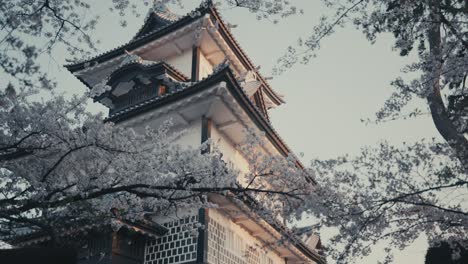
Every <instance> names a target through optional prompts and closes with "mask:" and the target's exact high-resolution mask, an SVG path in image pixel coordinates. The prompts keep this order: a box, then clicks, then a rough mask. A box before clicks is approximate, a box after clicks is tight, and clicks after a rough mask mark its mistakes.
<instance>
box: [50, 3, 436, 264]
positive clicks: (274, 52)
mask: <svg viewBox="0 0 468 264" xmlns="http://www.w3.org/2000/svg"><path fill="white" fill-rule="evenodd" d="M103 2H104V1H103ZM292 2H293V4H295V5H296V6H297V7H299V8H302V9H304V11H305V14H304V15H297V16H293V17H289V18H286V19H284V20H281V21H280V23H279V24H277V25H274V24H273V23H271V22H270V21H268V20H263V21H257V20H256V18H255V16H254V15H252V14H250V13H249V12H248V11H246V10H240V9H226V10H220V12H221V14H222V16H223V17H224V18H225V20H227V21H228V22H230V23H231V24H236V25H237V28H234V29H233V30H232V31H233V34H234V36H235V37H236V39H237V40H238V42H239V43H240V44H241V46H242V47H243V49H244V50H245V51H246V52H247V54H248V55H249V57H250V58H251V59H252V60H253V62H254V63H255V64H257V65H260V66H261V70H260V71H261V72H262V73H263V75H264V76H271V69H272V68H273V66H274V65H275V61H276V60H277V58H278V57H279V56H281V55H282V54H283V52H284V51H285V49H286V47H288V46H289V45H291V44H294V43H296V41H297V38H298V37H300V36H302V37H305V36H307V34H309V33H310V32H311V31H312V27H313V25H315V24H316V23H317V21H318V19H319V16H320V15H322V14H324V13H326V12H327V10H326V9H324V8H323V6H321V4H320V1H318V0H315V1H311V0H295V1H292ZM198 3H199V1H198V0H195V1H192V0H188V1H187V4H186V6H185V9H184V12H188V11H189V10H190V9H191V8H193V7H194V6H196V5H198ZM92 12H94V13H96V14H99V13H105V14H106V15H104V16H103V19H102V20H101V23H100V25H99V26H98V28H97V30H96V32H95V34H96V35H97V36H99V37H100V40H101V44H100V45H99V48H100V50H101V52H104V51H107V50H109V49H111V48H114V47H116V46H118V45H120V44H123V43H125V42H127V41H128V40H129V39H130V38H131V37H132V36H133V34H135V32H136V31H137V30H138V29H139V28H140V27H141V25H142V20H143V18H130V19H129V24H128V26H127V27H126V28H121V27H120V26H119V24H118V23H117V21H118V19H119V18H118V15H117V14H110V15H109V12H107V11H106V10H105V9H104V8H101V7H97V8H93V9H92ZM89 15H90V14H89ZM66 57H67V54H66V53H65V52H63V53H56V54H55V55H54V59H55V61H52V60H51V61H50V62H49V61H47V62H46V66H47V67H49V71H50V73H51V74H52V75H54V76H55V77H56V79H57V81H58V83H59V86H60V87H62V88H63V89H64V90H66V92H67V93H70V92H74V93H82V92H83V91H85V87H84V85H83V84H81V83H80V82H79V81H77V79H75V78H74V77H73V76H72V75H71V74H70V73H69V72H67V71H66V70H65V69H64V68H62V67H61V65H62V64H63V63H64V60H65V59H66ZM410 61H411V60H410V58H401V57H400V56H399V55H398V53H396V52H393V51H392V38H391V36H382V37H381V38H379V39H378V40H377V43H376V44H374V45H371V44H370V43H369V42H368V41H367V40H366V39H365V38H364V35H362V34H361V33H360V32H358V31H356V30H354V29H353V28H350V27H348V28H345V29H340V30H338V31H337V33H336V34H335V35H334V36H333V37H331V38H328V39H327V40H326V41H324V42H323V45H322V49H321V51H320V52H319V56H318V57H317V58H316V59H314V60H312V61H311V62H310V64H308V65H297V66H295V67H294V68H292V69H291V70H289V71H287V72H285V73H284V74H283V75H281V76H277V77H275V78H274V79H273V80H271V81H270V84H271V86H272V87H273V88H274V89H276V90H277V91H279V92H280V93H281V94H283V95H284V96H285V100H286V104H285V105H283V106H281V107H279V108H277V109H275V110H273V111H272V112H271V113H272V123H273V126H274V127H275V128H276V129H277V131H278V132H279V134H280V135H281V136H282V137H283V139H284V140H285V141H286V142H287V143H288V145H289V146H290V147H291V148H292V149H293V150H294V151H295V152H296V153H300V152H302V153H304V159H303V160H304V162H305V163H306V164H307V163H308V162H307V160H310V159H312V158H314V157H319V158H330V157H333V156H336V155H340V154H345V153H351V154H352V153H357V152H359V149H360V148H361V147H363V146H365V145H373V144H375V143H377V142H379V141H381V140H388V141H390V142H392V143H395V144H399V143H401V142H403V141H407V142H411V141H414V140H418V139H420V138H422V137H426V138H427V137H437V136H438V134H437V133H436V131H435V128H434V126H433V124H432V121H431V120H430V119H429V117H423V118H418V119H412V120H410V121H404V120H402V121H394V122H390V123H386V124H382V125H367V126H366V125H365V124H363V123H361V121H360V119H366V118H372V117H373V116H374V113H375V112H376V111H377V110H378V109H379V108H380V107H381V106H382V105H383V102H384V100H385V99H386V98H387V97H388V96H389V94H390V93H391V92H393V90H392V88H391V87H390V85H389V83H390V81H392V80H393V79H394V78H395V77H397V76H399V74H400V70H401V68H402V67H403V66H404V65H405V63H408V62H410ZM90 109H92V111H97V110H99V109H103V108H102V107H100V106H97V105H94V106H91V108H90ZM322 235H323V236H324V237H326V234H322ZM425 247H426V244H425V242H424V240H422V239H421V240H420V241H419V242H418V243H416V244H415V245H414V246H412V247H411V248H409V249H407V250H405V251H403V252H401V253H400V254H398V256H397V259H396V261H395V263H413V264H417V263H423V262H424V261H423V257H424V253H425ZM377 251H379V250H377ZM380 254H381V252H377V254H375V256H373V257H369V258H366V259H365V260H364V261H363V263H370V264H372V263H376V262H377V260H376V259H377V258H376V257H377V256H379V255H380Z"/></svg>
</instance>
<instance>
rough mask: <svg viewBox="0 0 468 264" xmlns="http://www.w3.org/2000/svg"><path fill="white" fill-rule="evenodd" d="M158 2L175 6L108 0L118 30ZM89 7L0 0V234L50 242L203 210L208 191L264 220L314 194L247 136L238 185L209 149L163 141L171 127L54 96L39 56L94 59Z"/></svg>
mask: <svg viewBox="0 0 468 264" xmlns="http://www.w3.org/2000/svg"><path fill="white" fill-rule="evenodd" d="M168 3H172V4H182V1H177V0H175V1H173V0H168V1H165V0H163V1H155V3H149V2H148V1H141V2H140V3H136V4H133V3H131V2H130V1H127V0H114V1H109V7H110V9H111V10H110V12H114V13H118V14H119V15H121V16H122V25H123V26H124V25H125V16H126V15H127V14H128V13H133V14H134V15H139V13H138V8H139V6H138V5H139V4H141V5H145V4H146V5H150V4H151V5H154V7H152V8H158V7H160V6H161V5H164V4H168ZM90 8H92V6H91V5H90V4H89V3H88V1H75V0H70V1H57V0H44V1H31V0H19V1H2V2H1V3H0V27H1V28H2V31H1V40H0V46H2V56H1V59H0V66H1V69H2V79H3V80H6V82H5V83H4V84H3V85H4V89H2V90H1V91H0V120H2V122H1V124H0V179H1V180H0V236H1V237H9V236H15V235H17V234H18V231H24V229H27V230H29V231H45V232H47V233H48V235H49V236H51V237H52V238H53V239H56V238H57V236H56V235H57V232H59V230H62V229H63V228H73V225H74V223H76V222H77V221H80V222H82V221H88V222H93V221H98V219H101V218H102V217H107V218H112V217H116V210H117V211H118V217H126V218H131V219H139V218H143V217H145V216H147V215H148V214H164V213H168V214H169V213H171V212H174V211H175V210H177V209H179V208H184V207H206V206H213V205H212V204H210V203H209V201H208V199H207V196H208V195H209V194H221V195H234V196H235V197H237V198H239V199H240V198H242V197H244V198H246V199H247V198H248V199H253V201H254V203H253V204H252V205H253V206H255V204H258V206H259V207H258V208H262V210H261V211H259V212H260V213H261V214H262V215H263V217H264V218H269V219H270V220H273V219H275V220H276V219H278V217H280V216H282V217H284V212H285V210H289V211H293V210H294V209H295V208H298V207H299V205H300V204H301V203H302V202H303V201H304V198H305V197H306V195H308V193H310V190H311V188H313V184H312V181H311V179H310V176H308V174H307V173H308V172H307V171H306V170H303V169H301V168H299V167H297V166H296V159H295V158H294V157H289V158H285V157H281V156H277V157H276V156H274V157H272V156H269V155H265V154H264V153H262V152H261V150H260V149H261V148H259V147H258V144H262V142H261V141H260V137H257V136H254V135H252V137H250V138H249V141H248V142H246V144H245V145H243V146H242V148H243V149H244V151H245V152H246V153H248V155H246V158H247V161H248V163H249V164H250V166H251V168H250V170H249V171H250V173H247V174H245V175H243V176H242V177H240V176H239V175H241V173H240V172H239V171H238V170H236V169H235V167H234V166H233V165H232V164H229V163H226V162H225V161H223V159H222V157H221V156H222V155H221V153H220V152H219V151H218V150H217V148H216V144H215V142H206V143H205V144H202V145H201V146H200V147H199V148H182V147H180V146H178V145H177V144H175V141H176V139H177V138H178V136H180V134H178V133H173V132H172V131H171V133H169V131H170V130H171V125H170V122H168V123H166V124H164V125H162V126H160V127H158V128H146V129H145V130H144V132H143V133H135V132H134V131H133V130H132V129H127V128H123V127H119V126H115V125H114V124H112V123H110V122H104V118H103V116H102V115H100V114H92V113H89V112H88V111H87V110H86V102H87V99H88V98H89V97H90V96H92V94H93V93H95V92H96V91H93V90H91V91H89V92H88V93H87V94H85V95H81V96H76V95H75V96H73V97H72V98H65V97H64V96H61V95H59V94H57V93H56V92H55V88H56V86H57V84H56V83H54V82H53V80H52V79H51V78H50V76H48V75H47V73H46V72H44V71H43V68H42V67H41V64H40V61H39V59H40V57H41V56H43V55H47V56H53V53H54V50H55V49H56V47H58V46H61V47H65V48H66V49H67V50H68V51H69V53H70V55H71V56H76V57H82V56H86V55H87V54H89V53H90V52H93V51H95V49H96V40H95V39H93V37H92V34H91V33H92V32H93V29H94V28H95V25H96V23H98V21H99V18H98V17H86V16H82V15H81V14H82V13H83V12H86V11H87V10H89V9H90ZM250 8H254V7H250ZM273 8H274V7H268V8H267V9H268V10H273ZM276 9H277V8H276ZM275 12H276V11H275ZM38 95H40V96H42V97H44V98H48V99H42V100H38V99H37V98H39V96H38ZM207 144H211V146H210V151H209V152H207V151H206V148H207ZM271 168H275V171H272V170H271ZM240 179H242V180H243V181H242V183H240ZM280 199H281V201H283V203H282V206H278V202H277V201H278V200H280Z"/></svg>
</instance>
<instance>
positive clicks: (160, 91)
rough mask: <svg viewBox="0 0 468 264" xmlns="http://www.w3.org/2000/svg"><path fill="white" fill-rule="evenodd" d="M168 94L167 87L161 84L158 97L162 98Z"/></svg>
mask: <svg viewBox="0 0 468 264" xmlns="http://www.w3.org/2000/svg"><path fill="white" fill-rule="evenodd" d="M166 93H167V87H166V86H165V85H163V84H160V85H159V88H158V95H159V96H161V95H165V94H166Z"/></svg>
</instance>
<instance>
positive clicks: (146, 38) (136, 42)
mask: <svg viewBox="0 0 468 264" xmlns="http://www.w3.org/2000/svg"><path fill="white" fill-rule="evenodd" d="M198 11H200V14H199V15H198V16H194V17H192V16H190V15H186V16H184V17H182V18H181V19H179V20H177V21H175V22H174V23H172V24H169V25H167V26H165V27H162V28H160V29H157V30H155V31H153V32H150V33H148V34H146V35H143V36H141V37H138V38H136V39H132V40H131V41H130V42H128V43H126V44H123V45H121V46H120V47H117V48H115V49H113V50H110V51H108V52H105V53H103V54H101V55H98V56H95V57H93V58H91V59H88V60H86V61H82V62H79V63H75V64H68V65H64V67H65V68H67V69H68V70H69V71H70V72H72V73H73V72H76V71H80V70H83V69H85V68H86V67H85V65H86V64H90V63H91V62H92V63H96V62H97V63H102V62H105V61H108V60H111V59H114V58H115V57H118V56H120V55H123V54H124V53H125V51H126V50H128V51H131V50H134V49H137V48H139V47H141V46H143V45H145V44H148V43H150V42H151V41H153V40H155V39H158V38H161V37H163V36H165V35H167V34H170V33H171V32H173V31H174V30H177V29H179V28H180V27H183V26H186V25H188V24H190V23H192V22H193V21H195V20H197V19H199V18H201V17H203V15H204V14H206V12H207V11H208V9H207V8H199V9H198Z"/></svg>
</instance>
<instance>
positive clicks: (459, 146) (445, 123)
mask: <svg viewBox="0 0 468 264" xmlns="http://www.w3.org/2000/svg"><path fill="white" fill-rule="evenodd" d="M438 5H439V0H433V1H432V14H431V21H435V22H434V23H432V24H431V26H430V28H429V31H428V40H429V47H430V54H431V59H433V60H434V65H435V66H432V67H433V68H432V69H431V71H432V72H431V76H430V78H431V80H432V84H430V85H431V86H432V89H431V91H430V93H429V95H428V96H427V102H428V104H429V109H430V111H431V116H432V120H433V121H434V124H435V127H436V128H437V131H439V133H440V135H441V136H442V137H443V138H444V139H445V140H446V141H447V143H448V144H449V145H450V147H451V148H452V149H453V150H454V151H455V152H456V155H457V157H458V159H459V160H460V162H461V163H462V164H463V166H464V167H465V168H467V169H468V151H467V150H468V140H467V139H466V138H465V136H464V135H463V133H461V132H458V130H457V128H456V126H455V125H454V124H453V123H452V121H451V120H450V118H449V114H448V112H447V108H446V107H445V104H444V102H443V100H442V95H441V91H440V90H441V85H440V80H441V74H442V73H441V72H442V40H441V38H442V37H441V31H440V27H441V22H440V21H441V20H440V17H439V12H440V9H439V7H438Z"/></svg>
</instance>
